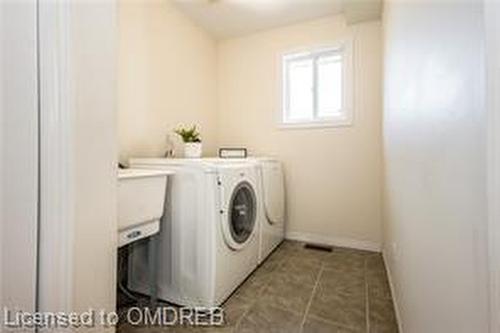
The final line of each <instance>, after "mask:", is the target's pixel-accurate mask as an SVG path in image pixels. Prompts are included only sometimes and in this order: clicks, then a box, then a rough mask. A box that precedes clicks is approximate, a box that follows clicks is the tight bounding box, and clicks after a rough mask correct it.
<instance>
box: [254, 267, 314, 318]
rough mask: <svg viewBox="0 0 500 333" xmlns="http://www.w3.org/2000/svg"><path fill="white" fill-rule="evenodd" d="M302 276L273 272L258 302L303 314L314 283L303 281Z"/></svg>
mask: <svg viewBox="0 0 500 333" xmlns="http://www.w3.org/2000/svg"><path fill="white" fill-rule="evenodd" d="M303 279H305V278H304V277H300V278H298V277H297V276H296V275H293V274H288V273H283V272H275V273H273V275H272V279H271V281H270V282H269V284H268V285H267V287H266V288H265V289H264V292H263V293H262V295H261V297H259V302H261V303H264V304H270V305H272V306H275V307H278V308H282V309H287V310H289V311H293V312H295V313H297V314H303V313H304V312H305V310H306V308H307V304H308V303H309V300H310V299H311V296H312V292H313V289H314V284H311V283H303V281H301V280H303Z"/></svg>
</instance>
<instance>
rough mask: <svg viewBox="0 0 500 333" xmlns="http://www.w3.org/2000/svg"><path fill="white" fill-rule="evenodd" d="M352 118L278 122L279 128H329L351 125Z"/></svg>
mask: <svg viewBox="0 0 500 333" xmlns="http://www.w3.org/2000/svg"><path fill="white" fill-rule="evenodd" d="M351 126H352V120H345V119H342V120H340V119H335V120H322V121H301V122H289V123H285V122H281V123H279V124H278V129H314V128H329V127H351Z"/></svg>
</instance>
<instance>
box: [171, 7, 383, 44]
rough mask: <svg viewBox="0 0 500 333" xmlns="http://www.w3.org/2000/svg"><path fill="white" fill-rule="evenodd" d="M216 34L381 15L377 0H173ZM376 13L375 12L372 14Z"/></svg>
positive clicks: (217, 35) (227, 36)
mask: <svg viewBox="0 0 500 333" xmlns="http://www.w3.org/2000/svg"><path fill="white" fill-rule="evenodd" d="M172 1H173V2H174V4H175V5H176V6H177V7H178V8H179V9H180V10H181V11H182V12H183V13H184V14H186V15H187V16H189V17H191V18H192V19H193V20H194V21H195V22H197V23H198V24H199V25H200V26H202V27H203V28H204V29H206V30H207V31H209V32H210V33H211V34H213V35H214V36H215V37H217V38H220V39H223V38H230V37H236V36H240V35H245V34H249V33H253V32H256V31H260V30H266V29H271V28H275V27H279V26H284V25H287V24H293V23H297V22H300V21H306V20H310V19H314V18H319V17H322V16H328V15H335V14H340V13H342V12H344V13H346V14H349V17H347V19H348V21H349V20H350V18H351V16H352V21H362V20H365V18H366V17H372V16H374V15H376V16H377V17H379V16H380V7H381V6H380V3H381V1H380V0H172ZM375 12H376V13H375Z"/></svg>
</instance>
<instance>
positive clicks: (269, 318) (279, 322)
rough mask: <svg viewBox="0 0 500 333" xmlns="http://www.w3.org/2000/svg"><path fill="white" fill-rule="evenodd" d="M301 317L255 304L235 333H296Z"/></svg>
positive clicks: (279, 309) (265, 305) (266, 305)
mask: <svg viewBox="0 0 500 333" xmlns="http://www.w3.org/2000/svg"><path fill="white" fill-rule="evenodd" d="M301 322H302V317H301V316H298V315H296V314H294V313H293V312H290V311H287V310H284V309H282V308H276V307H273V306H270V305H268V304H263V303H257V304H255V305H254V306H253V307H252V308H251V309H250V311H249V312H248V313H247V314H246V315H245V316H244V317H243V319H242V320H241V322H240V324H239V325H238V327H237V328H236V331H235V332H237V333H294V332H296V333H298V332H300V324H301Z"/></svg>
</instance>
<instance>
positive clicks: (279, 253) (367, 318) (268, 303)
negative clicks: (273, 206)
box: [118, 241, 398, 333]
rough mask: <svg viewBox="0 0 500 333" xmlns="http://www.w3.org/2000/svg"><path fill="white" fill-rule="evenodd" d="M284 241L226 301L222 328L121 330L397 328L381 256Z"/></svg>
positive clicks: (126, 331) (236, 332)
mask: <svg viewBox="0 0 500 333" xmlns="http://www.w3.org/2000/svg"><path fill="white" fill-rule="evenodd" d="M303 245H304V244H302V243H300V242H291V241H285V242H284V243H283V244H281V246H280V247H278V248H277V249H276V251H275V252H274V253H273V254H272V255H271V256H270V257H269V258H268V259H267V260H266V261H265V262H264V263H263V264H262V265H261V266H260V267H259V268H258V269H257V270H256V271H255V272H254V273H253V274H252V275H251V276H250V277H249V278H248V279H247V280H246V281H245V283H243V284H242V285H241V286H240V287H239V288H238V289H237V290H236V291H235V293H234V294H233V295H232V296H231V297H230V298H229V299H228V300H227V301H226V303H225V304H224V305H223V308H224V312H225V324H224V325H223V326H221V327H192V326H182V327H167V326H165V327H132V326H129V325H128V324H122V325H119V327H118V332H119V333H145V332H150V333H163V332H165V333H167V332H179V333H181V332H210V333H211V332H221V333H226V332H227V333H247V332H248V333H259V332H262V333H267V332H269V333H272V332H275V333H278V332H283V333H292V332H297V333H302V332H303V333H323V332H324V333H327V332H332V333H334V332H335V333H347V332H370V333H385V332H387V333H389V332H398V328H397V323H396V318H395V315H394V309H393V303H392V298H391V293H390V289H389V285H388V282H387V276H386V273H385V268H384V263H383V260H382V257H381V255H380V254H378V253H374V252H367V251H359V250H352V249H346V248H334V249H333V251H332V252H323V251H318V250H311V249H305V248H304V247H303Z"/></svg>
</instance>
